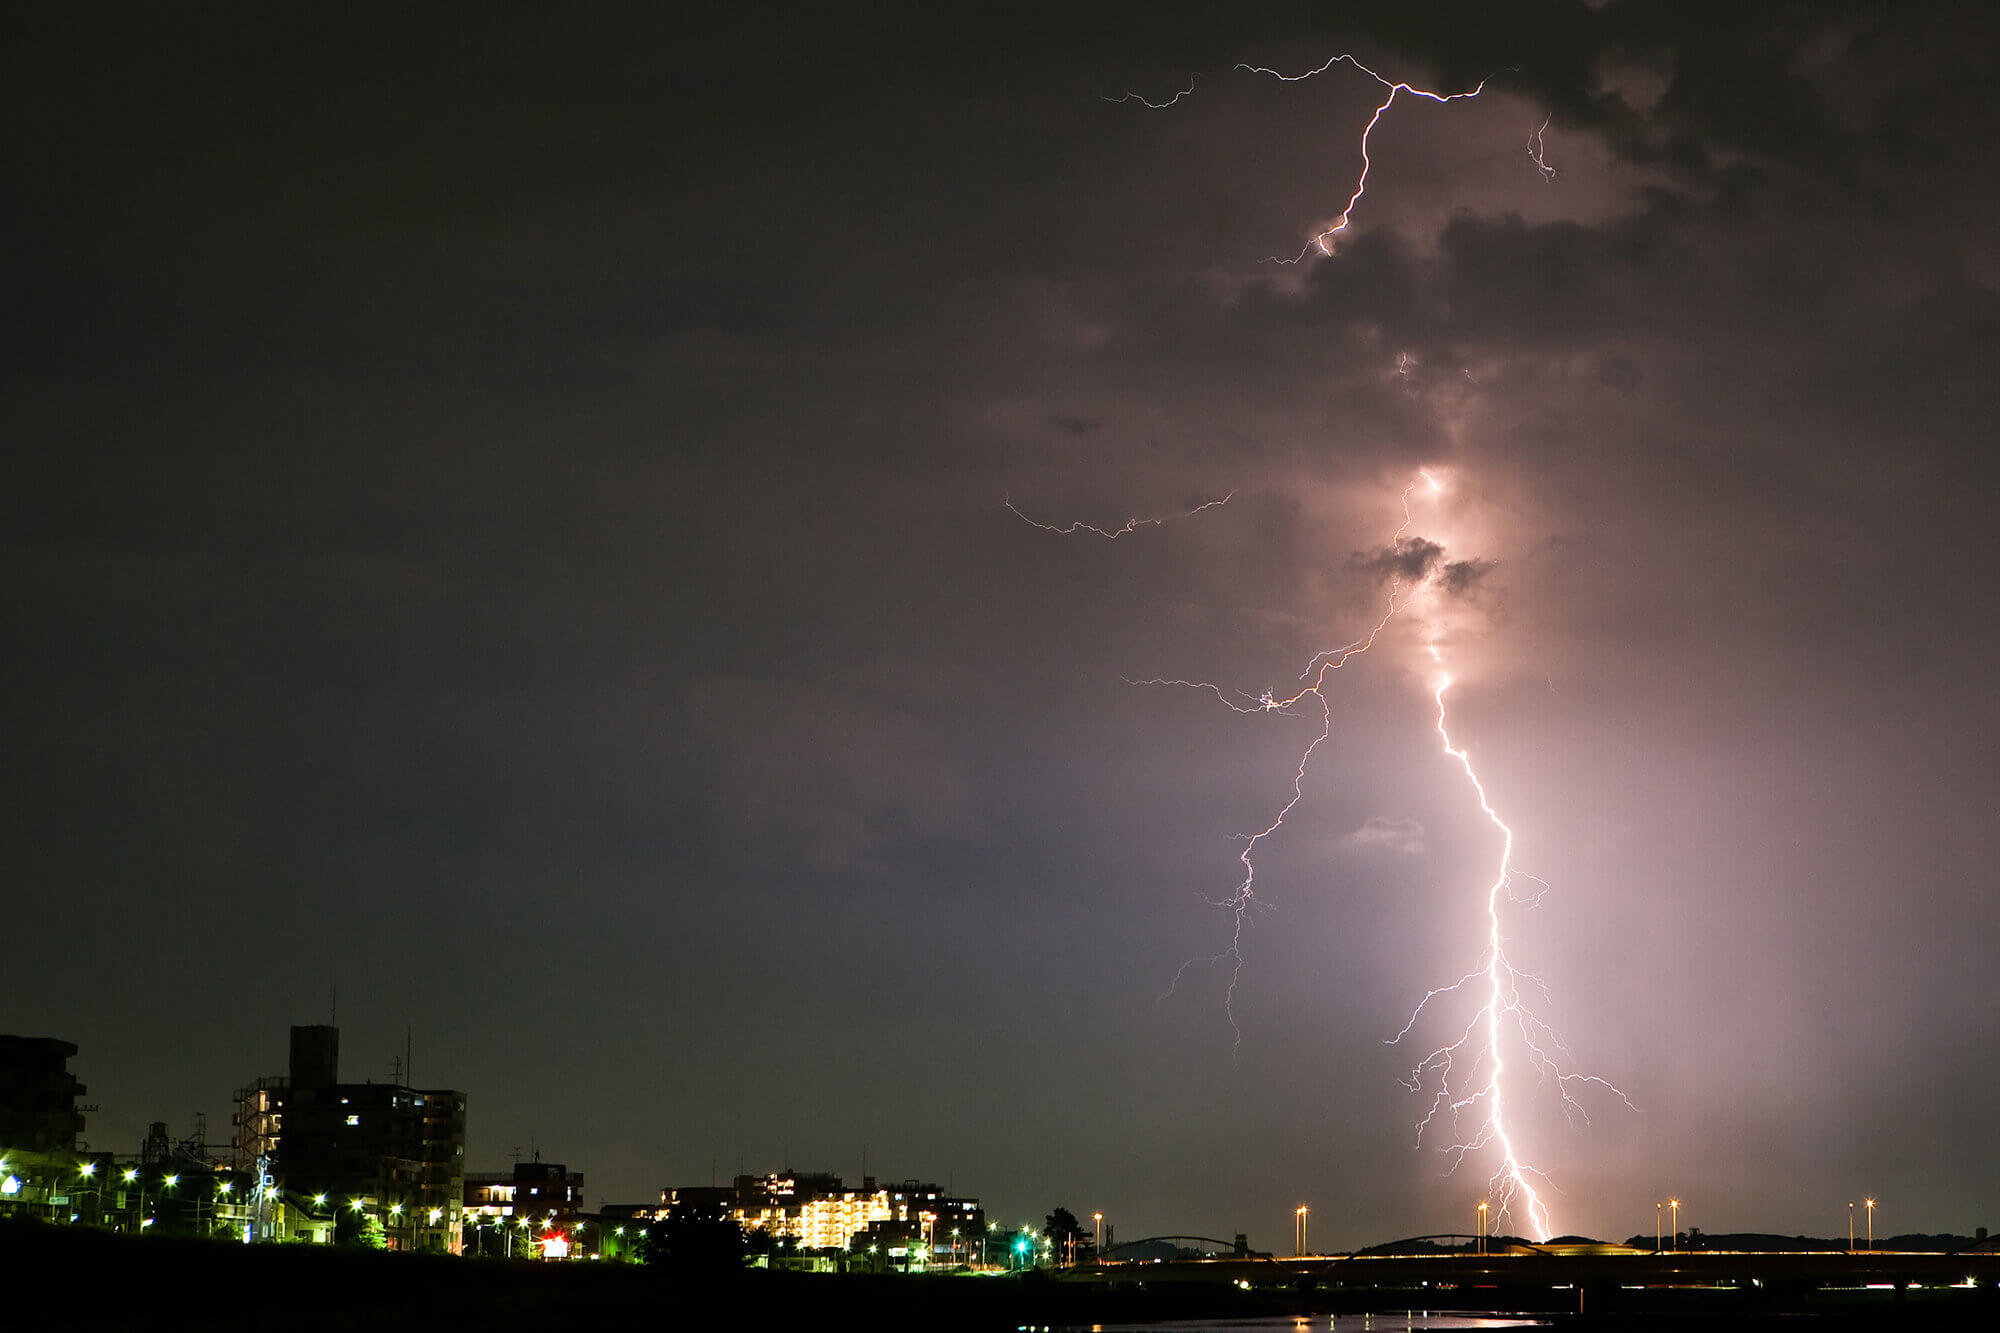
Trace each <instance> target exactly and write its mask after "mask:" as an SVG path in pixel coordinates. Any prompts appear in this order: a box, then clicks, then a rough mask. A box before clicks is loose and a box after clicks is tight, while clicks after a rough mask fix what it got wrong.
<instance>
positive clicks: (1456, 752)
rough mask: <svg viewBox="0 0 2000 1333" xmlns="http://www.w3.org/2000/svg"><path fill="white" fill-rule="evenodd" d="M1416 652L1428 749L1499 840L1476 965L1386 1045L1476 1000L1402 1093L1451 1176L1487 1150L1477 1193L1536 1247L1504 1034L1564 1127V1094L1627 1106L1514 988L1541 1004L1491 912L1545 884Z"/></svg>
mask: <svg viewBox="0 0 2000 1333" xmlns="http://www.w3.org/2000/svg"><path fill="white" fill-rule="evenodd" d="M1425 651H1426V652H1427V653H1428V654H1429V656H1430V659H1431V661H1432V663H1433V664H1434V665H1435V666H1436V667H1437V668H1438V670H1437V675H1436V677H1435V679H1434V681H1433V685H1432V691H1431V697H1432V699H1433V701H1434V702H1435V704H1436V706H1437V724H1436V725H1437V734H1438V741H1439V742H1440V744H1441V745H1442V746H1443V747H1444V752H1445V753H1446V754H1447V755H1449V756H1451V758H1452V759H1453V760H1454V761H1455V762H1456V763H1457V764H1458V766H1459V768H1460V769H1462V770H1463V771H1464V773H1465V777H1466V780H1467V781H1468V782H1470V783H1471V784H1472V790H1473V794H1474V795H1475V796H1476V797H1477V798H1478V801H1479V808H1480V810H1481V812H1483V813H1484V814H1485V816H1486V818H1487V821H1488V822H1489V823H1491V824H1492V825H1493V827H1494V828H1495V829H1497V830H1498V831H1499V833H1500V858H1499V863H1498V865H1497V867H1496V870H1495V874H1494V878H1493V882H1492V883H1491V884H1490V885H1488V886H1487V889H1486V948H1485V954H1484V957H1483V958H1482V959H1481V961H1480V964H1479V966H1477V967H1475V968H1474V969H1473V970H1472V971H1470V972H1468V973H1466V974H1465V975H1464V976H1462V977H1460V978H1459V979H1458V980H1457V981H1455V982H1453V983H1451V984H1450V985H1449V986H1440V987H1437V988H1434V989H1432V990H1431V991H1429V992H1427V993H1426V994H1425V995H1424V998H1423V999H1421V1000H1419V1001H1418V1002H1417V1006H1416V1008H1415V1009H1414V1010H1412V1011H1411V1013H1410V1019H1409V1021H1408V1022H1407V1023H1405V1024H1404V1025H1403V1028H1402V1031H1400V1032H1398V1033H1397V1034H1396V1035H1395V1036H1394V1037H1392V1038H1390V1039H1389V1044H1391V1045H1395V1044H1398V1043H1400V1042H1401V1041H1402V1040H1403V1039H1404V1038H1405V1037H1407V1036H1409V1035H1410V1032H1411V1031H1412V1030H1413V1029H1414V1028H1415V1027H1416V1025H1417V1021H1418V1019H1419V1018H1421V1017H1422V1016H1423V1014H1424V1011H1425V1010H1426V1009H1427V1008H1429V1007H1430V1004H1431V1002H1432V1001H1433V1000H1436V999H1438V998H1439V997H1441V996H1445V995H1451V994H1455V993H1458V992H1460V991H1463V990H1466V989H1468V988H1470V989H1471V990H1473V991H1474V992H1475V993H1477V994H1480V995H1482V997H1483V998H1482V1001H1481V1003H1480V1005H1479V1006H1478V1008H1477V1009H1476V1010H1475V1012H1474V1013H1473V1015H1472V1017H1471V1019H1470V1020H1469V1021H1468V1022H1467V1023H1466V1024H1465V1026H1464V1027H1463V1028H1461V1029H1460V1031H1459V1034H1458V1037H1457V1038H1456V1040H1453V1041H1451V1042H1448V1043H1446V1044H1444V1045H1441V1046H1438V1047H1436V1048H1434V1049H1432V1050H1431V1051H1430V1052H1429V1053H1428V1054H1426V1055H1425V1056H1424V1057H1423V1058H1422V1059H1420V1060H1419V1061H1418V1062H1417V1064H1416V1066H1415V1067H1414V1068H1413V1069H1412V1070H1411V1071H1410V1078H1409V1084H1408V1086H1409V1088H1410V1090H1411V1091H1413V1092H1420V1091H1424V1090H1425V1089H1427V1088H1428V1089H1429V1090H1430V1091H1431V1101H1430V1107H1429V1109H1428V1110H1427V1111H1426V1112H1425V1113H1424V1117H1423V1119H1422V1120H1421V1121H1419V1122H1418V1125H1417V1137H1418V1140H1419V1141H1420V1142H1421V1141H1422V1139H1423V1138H1424V1136H1425V1134H1426V1132H1427V1131H1429V1130H1430V1128H1431V1127H1432V1125H1433V1124H1436V1123H1438V1122H1440V1121H1448V1122H1449V1125H1450V1129H1451V1132H1452V1135H1453V1142H1452V1143H1451V1145H1450V1146H1449V1147H1448V1148H1446V1149H1445V1151H1446V1152H1447V1153H1448V1154H1449V1155H1450V1157H1451V1161H1452V1167H1453V1169H1456V1168H1457V1166H1458V1164H1459V1163H1460V1162H1462V1161H1464V1159H1465V1158H1466V1156H1467V1155H1468V1154H1470V1153H1474V1152H1478V1151H1481V1150H1483V1149H1487V1148H1491V1149H1493V1150H1495V1152H1496V1153H1497V1154H1498V1156H1499V1159H1500V1160H1499V1163H1498V1165H1497V1166H1495V1168H1494V1170H1493V1175H1492V1178H1491V1179H1490V1181H1489V1182H1488V1186H1487V1189H1488V1193H1489V1194H1490V1195H1491V1196H1492V1198H1493V1200H1494V1206H1495V1209H1496V1211H1497V1212H1498V1213H1499V1214H1501V1215H1503V1216H1504V1215H1506V1214H1507V1213H1509V1212H1511V1211H1514V1210H1516V1209H1518V1210H1519V1212H1520V1213H1521V1214H1522V1215H1523V1216H1524V1218H1525V1220H1526V1221H1527V1223H1528V1225H1530V1226H1531V1227H1533V1228H1534V1229H1535V1231H1536V1232H1537V1233H1538V1235H1537V1237H1536V1238H1537V1239H1539V1240H1547V1239H1548V1238H1549V1237H1550V1236H1551V1235H1553V1234H1554V1227H1553V1225H1552V1224H1551V1223H1550V1221H1549V1211H1548V1205H1547V1204H1546V1203H1544V1202H1543V1200H1542V1196H1541V1191H1540V1190H1538V1189H1537V1188H1536V1182H1537V1181H1539V1182H1541V1183H1542V1184H1544V1185H1547V1184H1548V1176H1547V1174H1546V1173H1545V1172H1543V1171H1541V1170H1540V1169H1539V1168H1536V1167H1533V1166H1530V1165H1528V1164H1527V1163H1526V1162H1524V1161H1523V1160H1522V1158H1521V1156H1520V1153H1519V1152H1518V1150H1517V1149H1516V1147H1515V1144H1514V1140H1513V1137H1512V1135H1510V1134H1509V1133H1508V1131H1507V1121H1506V1091H1505V1082H1504V1076H1505V1074H1506V1069H1507V1064H1506V1057H1505V1049H1506V1040H1505V1039H1506V1037H1507V1034H1508V1033H1509V1032H1510V1031H1511V1032H1512V1033H1513V1034H1514V1036H1515V1037H1516V1038H1518V1040H1519V1042H1520V1044H1521V1047H1522V1048H1523V1049H1524V1050H1525V1051H1526V1053H1527V1060H1528V1062H1529V1063H1530V1064H1531V1065H1533V1066H1534V1067H1535V1068H1536V1070H1537V1071H1538V1072H1539V1073H1540V1074H1541V1076H1542V1077H1543V1079H1544V1080H1545V1081H1547V1082H1549V1083H1552V1084H1553V1085H1554V1086H1555V1087H1556V1089H1557V1091H1558V1092H1559V1094H1560V1095H1561V1097H1562V1106H1563V1112H1564V1114H1565V1115H1566V1116H1568V1117H1570V1118H1571V1119H1572V1120H1580V1121H1584V1122H1586V1123H1587V1122H1588V1121H1589V1118H1590V1117H1589V1116H1588V1115H1587V1114H1586V1113H1585V1111H1584V1108H1583V1104H1582V1103H1581V1102H1579V1101H1577V1100H1576V1098H1575V1097H1574V1096H1573V1095H1572V1093H1573V1091H1574V1090H1576V1089H1579V1088H1581V1087H1584V1086H1589V1085H1595V1086H1597V1087H1599V1088H1603V1089H1605V1090H1606V1091H1608V1092H1610V1093H1611V1094H1612V1095H1614V1096H1616V1097H1617V1098H1618V1099H1619V1100H1620V1101H1622V1102H1624V1103H1625V1105H1626V1106H1627V1107H1630V1106H1631V1105H1632V1103H1631V1100H1630V1099H1629V1098H1627V1097H1626V1096H1625V1094H1624V1093H1623V1092H1620V1091H1619V1090H1618V1088H1617V1087H1615V1086H1614V1085H1613V1084H1611V1083H1609V1082H1607V1081H1606V1080H1604V1079H1602V1078H1599V1077H1597V1076H1596V1075H1594V1074H1580V1073H1577V1072H1575V1071H1573V1070H1571V1069H1569V1068H1567V1067H1566V1065H1565V1064H1564V1061H1565V1060H1566V1059H1567V1057H1568V1055H1569V1050H1568V1047H1567V1046H1566V1045H1565V1044H1564V1042H1563V1040H1562V1037H1561V1036H1560V1035H1559V1034H1558V1033H1557V1032H1556V1031H1555V1030H1554V1029H1553V1028H1551V1027H1549V1025H1548V1024H1547V1023H1545V1022H1544V1021H1543V1020H1542V1019H1541V1018H1539V1017H1538V1016H1537V1015H1536V1014H1535V1012H1534V1011H1533V1010H1532V1009H1530V1008H1529V1007H1528V1005H1527V1003H1526V1002H1525V1000H1524V998H1523V990H1524V987H1523V983H1524V982H1525V983H1527V986H1528V987H1531V988H1532V989H1533V990H1535V991H1536V992H1539V993H1540V995H1541V996H1542V998H1543V999H1544V1000H1546V999H1547V998H1548V985H1547V983H1546V982H1544V981H1543V980H1542V979H1541V978H1540V977H1538V976H1535V975H1533V974H1532V973H1528V972H1523V971H1521V970H1520V969H1519V968H1517V967H1516V966H1515V965H1514V964H1513V962H1512V961H1511V960H1509V958H1508V956H1507V948H1506V937H1505V933H1504V931H1503V928H1502V924H1501V908H1502V906H1503V903H1506V904H1512V905H1518V906H1525V907H1529V908H1533V907H1536V906H1539V905H1540V903H1541V900H1542V895H1543V894H1544V893H1546V892H1547V891H1548V887H1549V886H1548V882H1547V881H1546V880H1543V879H1541V878H1539V877H1537V876H1534V875H1530V874H1528V873H1526V872H1525V871H1522V870H1520V869H1519V868H1517V867H1516V866H1515V865H1514V830H1513V829H1512V828H1511V827H1509V826H1508V824H1507V822H1506V821H1505V820H1504V819H1502V818H1501V817H1500V814H1499V812H1498V811H1497V810H1495V809H1494V808H1493V802H1492V800H1491V798H1490V797H1488V795H1487V793H1486V785H1485V784H1484V783H1483V782H1481V781H1480V779H1479V774H1478V773H1477V772H1476V771H1475V770H1474V769H1473V766H1472V756H1471V754H1470V752H1469V751H1467V750H1466V749H1465V748H1463V747H1461V746H1458V745H1454V744H1453V743H1452V739H1451V731H1450V728H1449V725H1448V717H1447V712H1446V707H1445V696H1446V694H1447V693H1448V692H1449V691H1450V689H1451V684H1452V677H1451V673H1450V672H1449V671H1447V670H1445V668H1444V655H1443V653H1442V652H1440V651H1439V649H1438V645H1437V639H1436V637H1435V635H1433V637H1432V638H1431V639H1430V641H1429V642H1428V643H1427V644H1426V645H1425ZM1523 879H1525V880H1529V881H1531V882H1532V883H1534V884H1535V885H1536V886H1538V887H1537V888H1536V889H1535V891H1534V893H1533V895H1532V896H1531V897H1525V898H1524V897H1523V896H1522V895H1521V894H1519V893H1518V892H1517V891H1516V881H1517V880H1523Z"/></svg>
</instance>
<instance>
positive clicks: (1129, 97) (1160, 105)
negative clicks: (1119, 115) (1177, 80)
mask: <svg viewBox="0 0 2000 1333" xmlns="http://www.w3.org/2000/svg"><path fill="white" fill-rule="evenodd" d="M1196 77H1197V76H1196V75H1193V74H1190V75H1188V86H1187V87H1185V88H1183V89H1181V90H1180V91H1179V92H1177V93H1175V94H1174V95H1173V96H1172V97H1169V98H1168V99H1167V100H1166V101H1164V102H1155V101H1152V100H1151V99H1149V98H1147V97H1146V96H1145V95H1143V94H1141V93H1132V92H1128V93H1126V94H1125V95H1124V96H1123V97H1107V98H1105V99H1104V100H1105V101H1107V102H1109V103H1111V104H1112V105H1113V106H1121V105H1123V104H1124V103H1126V102H1137V103H1138V104H1139V105H1140V106H1143V107H1150V108H1151V109H1152V110H1154V111H1165V110H1166V109H1167V108H1168V107H1170V106H1172V105H1173V104H1174V103H1176V102H1178V101H1180V100H1181V99H1182V98H1183V97H1192V96H1194V81H1195V79H1196Z"/></svg>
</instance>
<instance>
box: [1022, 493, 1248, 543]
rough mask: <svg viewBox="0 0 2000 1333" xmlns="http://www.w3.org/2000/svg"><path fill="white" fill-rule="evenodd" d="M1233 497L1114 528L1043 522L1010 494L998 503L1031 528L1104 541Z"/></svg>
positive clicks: (1190, 513) (1193, 512) (1197, 510)
mask: <svg viewBox="0 0 2000 1333" xmlns="http://www.w3.org/2000/svg"><path fill="white" fill-rule="evenodd" d="M1235 498H1236V492H1235V491H1231V492H1230V493H1229V494H1227V495H1225V496H1223V497H1222V498H1221V499H1220V500H1209V501H1207V502H1206V503H1203V504H1198V505H1196V506H1195V507H1194V508H1192V509H1190V510H1188V511H1187V512H1186V513H1182V514H1168V515H1167V516H1165V517H1164V518H1128V519H1126V520H1125V523H1124V525H1123V526H1122V527H1116V528H1098V527H1092V526H1091V525H1090V524H1088V523H1061V524H1057V523H1044V522H1042V521H1041V520H1039V519H1033V518H1029V517H1028V516H1027V515H1026V514H1024V513H1022V512H1021V511H1020V510H1019V509H1017V508H1015V506H1014V498H1013V497H1012V496H1006V497H1004V498H1002V500H1001V501H1000V503H1001V504H1002V505H1004V506H1005V507H1006V510H1007V512H1008V513H1010V514H1012V515H1013V516H1014V517H1015V518H1018V519H1020V520H1021V521H1022V522H1023V523H1026V524H1027V525H1028V526H1029V527H1031V528H1040V529H1041V530H1042V531H1043V532H1053V533H1055V534H1056V535H1057V536H1059V537H1073V536H1075V535H1076V534H1077V533H1079V532H1088V533H1090V534H1091V535H1092V536H1096V537H1102V538H1104V539H1105V540H1106V541H1116V540H1117V539H1118V538H1120V537H1128V536H1130V535H1131V534H1132V533H1135V532H1137V531H1138V530H1139V529H1140V528H1157V527H1159V526H1160V525H1161V524H1162V523H1175V522H1178V521H1179V520H1181V519H1184V518H1193V517H1194V516H1195V515H1196V514H1199V513H1201V512H1202V511H1203V510H1204V509H1214V508H1215V507H1216V506H1218V505H1226V504H1228V503H1229V502H1230V501H1231V500H1233V499H1235Z"/></svg>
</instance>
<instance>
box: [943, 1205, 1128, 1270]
mask: <svg viewBox="0 0 2000 1333" xmlns="http://www.w3.org/2000/svg"><path fill="white" fill-rule="evenodd" d="M1090 1220H1091V1221H1092V1222H1094V1223H1096V1224H1097V1240H1096V1242H1095V1249H1096V1257H1097V1258H1098V1259H1099V1260H1102V1259H1103V1258H1104V1214H1103V1213H1092V1214H1091V1215H1090ZM951 1234H952V1235H954V1236H956V1235H957V1234H958V1233H957V1232H956V1231H954V1232H952V1233H951Z"/></svg>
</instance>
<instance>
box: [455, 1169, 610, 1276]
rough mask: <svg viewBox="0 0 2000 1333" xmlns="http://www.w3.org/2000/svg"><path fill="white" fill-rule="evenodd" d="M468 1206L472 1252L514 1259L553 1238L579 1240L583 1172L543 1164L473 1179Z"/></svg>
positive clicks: (467, 1185) (469, 1182) (467, 1183)
mask: <svg viewBox="0 0 2000 1333" xmlns="http://www.w3.org/2000/svg"><path fill="white" fill-rule="evenodd" d="M464 1206H465V1228H466V1248H467V1250H469V1251H470V1252H472V1253H476V1254H512V1253H515V1252H516V1251H518V1250H519V1249H520V1248H521V1247H522V1245H523V1244H524V1243H534V1244H537V1245H539V1244H541V1243H542V1242H543V1240H544V1239H545V1238H546V1237H548V1236H550V1235H552V1234H554V1235H561V1236H564V1237H570V1236H573V1235H574V1233H575V1231H576V1228H577V1224H578V1222H579V1221H580V1220H581V1219H582V1216H583V1173H582V1172H581V1171H571V1170H570V1169H569V1168H568V1167H566V1166H564V1165H563V1164H562V1163H560V1162H544V1161H541V1160H539V1159H538V1160H536V1161H532V1162H516V1163H514V1169H513V1170H512V1171H509V1172H505V1173H501V1172H479V1173H476V1174H473V1175H468V1176H467V1177H466V1178H465V1205H464ZM524 1223H525V1224H526V1225H523V1224H524Z"/></svg>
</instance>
